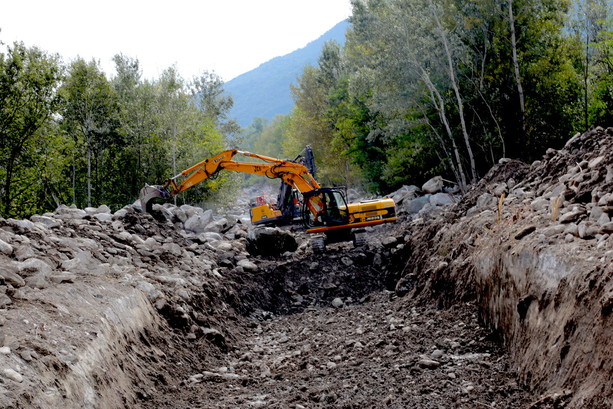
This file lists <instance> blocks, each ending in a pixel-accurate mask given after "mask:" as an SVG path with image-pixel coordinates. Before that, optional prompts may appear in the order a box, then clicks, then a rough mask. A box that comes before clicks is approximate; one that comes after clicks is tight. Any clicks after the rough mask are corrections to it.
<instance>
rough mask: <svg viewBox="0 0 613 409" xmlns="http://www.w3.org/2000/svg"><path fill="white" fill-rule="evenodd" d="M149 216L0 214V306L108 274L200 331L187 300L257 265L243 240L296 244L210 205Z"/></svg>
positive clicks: (64, 211) (272, 249) (226, 289)
mask: <svg viewBox="0 0 613 409" xmlns="http://www.w3.org/2000/svg"><path fill="white" fill-rule="evenodd" d="M154 216H155V219H154V217H153V216H151V215H149V214H143V213H142V212H140V209H138V205H136V204H135V205H130V206H126V207H124V208H123V209H120V210H118V211H117V212H115V213H112V212H111V211H110V209H109V208H108V207H107V206H101V207H99V208H86V209H78V208H76V207H67V206H61V207H59V208H58V209H57V210H55V211H54V212H52V213H46V214H44V215H35V216H32V217H31V218H30V219H29V220H15V219H8V220H4V219H0V308H5V307H7V306H9V305H11V304H13V303H14V302H16V301H17V300H27V299H29V298H31V297H32V296H33V295H32V294H33V293H34V292H36V291H39V290H44V289H46V288H48V287H50V286H52V285H55V284H62V283H74V282H75V281H76V280H78V279H84V278H85V277H87V276H98V277H113V278H114V279H118V280H120V281H121V282H123V283H127V284H129V285H131V286H133V287H135V288H137V289H139V290H141V291H143V292H144V293H145V294H146V295H147V298H148V299H149V300H150V301H151V302H152V304H153V305H155V307H156V308H157V309H158V310H159V311H160V312H161V313H162V314H163V315H164V316H166V317H167V318H168V319H169V320H170V321H171V322H172V323H173V325H175V326H180V327H182V328H185V329H186V330H187V331H188V332H190V333H194V334H195V333H197V332H200V333H202V330H201V329H199V328H198V321H200V322H202V321H204V319H203V318H202V317H201V318H200V319H198V316H199V314H201V313H200V312H198V311H194V307H193V305H192V303H190V300H192V299H193V298H194V297H200V296H201V295H202V294H203V293H209V294H213V293H224V294H229V297H230V298H231V297H232V296H231V294H232V292H233V289H232V287H231V285H230V284H229V283H227V282H224V280H223V275H224V274H225V273H226V272H227V271H229V270H232V271H233V272H238V273H240V272H244V271H256V270H257V269H258V265H257V264H256V262H254V260H253V259H252V257H251V255H250V254H249V253H248V251H247V248H248V247H257V249H259V251H260V252H267V254H281V253H283V252H285V251H294V250H298V244H297V242H296V241H295V239H294V238H293V236H292V235H291V234H289V233H288V232H286V231H282V230H279V229H275V228H267V229H265V231H264V232H262V233H260V234H258V235H254V234H253V232H252V233H251V234H250V233H249V229H250V225H249V222H248V221H247V220H245V219H241V218H239V217H232V216H224V217H221V216H216V215H214V214H213V211H212V210H203V209H202V208H197V207H192V206H187V205H184V206H180V207H177V206H173V205H163V206H161V205H155V206H154ZM270 237H276V238H277V239H278V240H277V241H273V240H271V239H270ZM280 241H282V242H283V243H284V244H283V245H279V242H280ZM305 247H306V243H302V246H301V247H300V250H299V251H305ZM207 298H209V297H207ZM224 301H227V300H224V299H223V298H222V299H221V300H218V299H216V300H208V302H210V303H216V302H222V303H223V302H224ZM0 343H1V342H0ZM0 346H1V345H0Z"/></svg>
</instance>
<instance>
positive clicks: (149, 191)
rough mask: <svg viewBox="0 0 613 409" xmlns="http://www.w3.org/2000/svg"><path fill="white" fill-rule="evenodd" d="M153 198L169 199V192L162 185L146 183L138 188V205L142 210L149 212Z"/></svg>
mask: <svg viewBox="0 0 613 409" xmlns="http://www.w3.org/2000/svg"><path fill="white" fill-rule="evenodd" d="M155 199H170V193H168V190H166V188H165V187H164V186H161V185H148V184H145V187H144V188H142V189H141V190H140V196H139V200H140V205H141V208H142V210H143V212H147V213H150V212H151V208H152V206H153V203H154V200H155Z"/></svg>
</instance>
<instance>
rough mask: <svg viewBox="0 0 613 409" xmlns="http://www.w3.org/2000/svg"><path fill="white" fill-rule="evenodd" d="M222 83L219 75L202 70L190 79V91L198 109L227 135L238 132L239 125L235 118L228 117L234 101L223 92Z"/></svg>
mask: <svg viewBox="0 0 613 409" xmlns="http://www.w3.org/2000/svg"><path fill="white" fill-rule="evenodd" d="M223 85H224V83H223V80H222V79H221V77H220V76H219V75H217V74H215V73H214V72H210V71H204V72H203V73H202V74H201V75H200V76H199V77H195V78H194V79H193V80H192V83H191V85H190V91H191V94H192V98H194V101H195V103H196V106H197V107H198V109H200V111H202V112H204V113H205V114H206V116H207V117H208V118H209V119H210V120H211V121H212V122H213V123H215V124H216V125H217V126H218V127H219V129H220V130H221V131H222V132H223V133H224V134H226V135H228V136H229V135H233V134H237V133H238V132H240V126H239V125H238V123H237V122H236V121H235V120H231V119H228V113H229V112H230V110H231V109H232V106H233V105H234V101H233V100H232V97H231V96H230V95H226V94H225V91H224V88H223Z"/></svg>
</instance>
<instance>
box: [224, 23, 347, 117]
mask: <svg viewBox="0 0 613 409" xmlns="http://www.w3.org/2000/svg"><path fill="white" fill-rule="evenodd" d="M349 26H350V23H349V22H348V21H347V20H343V21H341V22H340V23H338V24H337V25H335V26H334V27H333V28H331V29H330V30H328V31H327V32H326V33H324V34H323V35H321V36H320V37H319V38H317V39H316V40H314V41H311V42H310V43H308V44H307V45H306V46H304V47H302V48H299V49H297V50H295V51H292V52H291V53H289V54H285V55H283V56H279V57H275V58H272V59H270V60H268V61H266V62H264V63H262V64H260V65H259V66H258V67H257V68H254V69H253V70H251V71H248V72H246V73H244V74H241V75H239V76H237V77H235V78H233V79H232V80H230V81H228V82H226V84H225V90H226V93H227V94H228V95H231V96H232V98H233V100H234V106H233V107H232V109H231V110H230V113H229V116H230V117H231V118H233V119H236V121H237V122H238V123H239V124H240V125H241V126H242V127H247V126H248V125H250V124H251V123H252V122H253V120H254V119H255V118H266V119H269V120H271V119H273V118H274V117H275V116H276V115H279V114H281V115H285V114H288V113H289V112H290V111H291V109H292V107H293V105H294V103H293V101H292V98H291V94H290V84H292V83H295V82H296V78H297V77H298V76H300V75H301V74H302V71H303V70H304V67H306V66H307V65H316V64H317V60H318V59H319V56H320V55H321V49H322V47H323V45H324V44H325V43H326V42H327V41H330V40H334V41H337V42H338V43H339V44H341V45H343V44H344V43H345V32H346V31H347V28H348V27H349Z"/></svg>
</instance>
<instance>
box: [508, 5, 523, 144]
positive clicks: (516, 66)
mask: <svg viewBox="0 0 613 409" xmlns="http://www.w3.org/2000/svg"><path fill="white" fill-rule="evenodd" d="M508 7H509V26H510V28H511V52H512V54H513V69H514V73H515V82H516V84H517V94H518V96H519V110H520V115H521V116H520V122H521V134H520V137H519V149H522V148H523V147H525V144H526V106H525V101H524V88H523V87H522V85H521V76H520V74H519V59H518V58H517V39H516V36H515V17H514V15H513V0H508Z"/></svg>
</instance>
